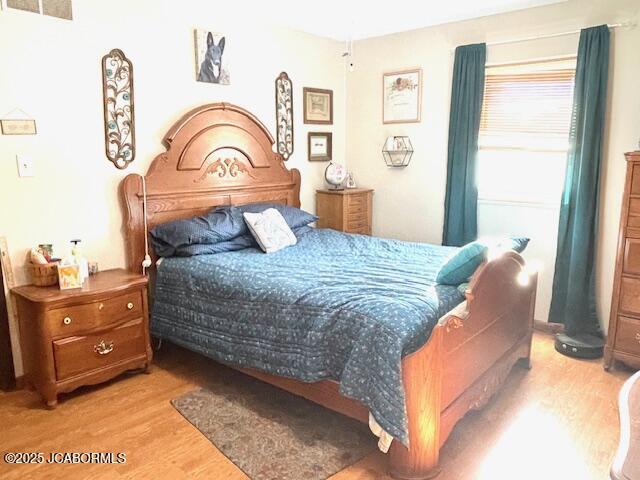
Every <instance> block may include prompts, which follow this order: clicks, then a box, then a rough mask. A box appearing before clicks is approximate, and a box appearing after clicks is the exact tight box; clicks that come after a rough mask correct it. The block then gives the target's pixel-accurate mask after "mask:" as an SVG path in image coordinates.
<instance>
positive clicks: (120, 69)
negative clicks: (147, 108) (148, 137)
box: [102, 48, 136, 169]
mask: <svg viewBox="0 0 640 480" xmlns="http://www.w3.org/2000/svg"><path fill="white" fill-rule="evenodd" d="M102 94H103V102H104V142H105V153H106V155H107V159H109V161H110V162H112V163H113V164H114V165H115V166H116V167H117V168H119V169H124V168H127V166H128V165H129V164H130V163H131V162H132V161H133V159H134V158H135V157H136V135H135V117H134V108H133V105H134V103H133V65H132V63H131V60H129V59H128V58H127V57H126V56H125V54H124V53H123V52H122V50H120V49H117V48H114V49H113V50H111V51H110V52H109V53H108V54H107V55H105V56H104V57H102Z"/></svg>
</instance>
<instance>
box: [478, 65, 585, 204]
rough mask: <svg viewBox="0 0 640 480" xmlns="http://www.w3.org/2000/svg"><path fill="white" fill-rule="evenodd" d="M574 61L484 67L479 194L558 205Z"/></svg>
mask: <svg viewBox="0 0 640 480" xmlns="http://www.w3.org/2000/svg"><path fill="white" fill-rule="evenodd" d="M575 64H576V62H575V59H573V60H566V59H565V60H555V61H546V62H540V63H527V64H521V65H507V66H497V67H487V71H486V77H485V78H486V79H485V91H484V101H483V106H482V115H481V120H480V136H479V142H478V143H479V154H478V172H477V174H478V176H477V181H478V196H479V198H480V199H484V200H499V201H508V202H528V203H554V204H559V203H560V197H561V195H562V187H563V184H564V175H565V165H566V156H567V150H568V146H569V129H570V126H571V110H572V104H573V84H574V75H575Z"/></svg>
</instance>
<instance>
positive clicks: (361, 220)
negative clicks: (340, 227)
mask: <svg viewBox="0 0 640 480" xmlns="http://www.w3.org/2000/svg"><path fill="white" fill-rule="evenodd" d="M368 224H369V222H368V220H367V217H365V216H364V215H361V214H358V215H354V216H353V217H352V216H351V215H349V220H348V221H347V231H352V230H354V229H360V228H363V227H367V226H368Z"/></svg>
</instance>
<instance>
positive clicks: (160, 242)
mask: <svg viewBox="0 0 640 480" xmlns="http://www.w3.org/2000/svg"><path fill="white" fill-rule="evenodd" d="M149 233H150V235H151V242H152V243H153V248H154V249H155V251H156V253H157V254H158V255H160V256H161V257H171V256H173V255H176V254H177V253H176V251H177V249H179V248H184V247H187V246H189V245H214V244H216V243H219V242H223V241H226V240H231V239H232V238H235V237H238V236H240V235H245V234H248V230H247V226H246V225H245V223H244V218H243V217H242V212H240V211H239V210H238V209H237V208H235V207H231V208H226V209H215V210H213V211H211V212H209V213H208V214H207V215H202V216H198V217H192V218H188V219H183V220H175V221H173V222H167V223H163V224H161V225H158V226H156V227H155V228H153V229H152V230H151V232H149Z"/></svg>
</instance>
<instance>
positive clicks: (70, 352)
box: [11, 269, 152, 408]
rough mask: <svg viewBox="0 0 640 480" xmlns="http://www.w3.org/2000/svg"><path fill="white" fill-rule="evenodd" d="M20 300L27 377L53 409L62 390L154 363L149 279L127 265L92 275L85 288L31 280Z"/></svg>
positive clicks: (20, 290)
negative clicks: (45, 284) (65, 287)
mask: <svg viewBox="0 0 640 480" xmlns="http://www.w3.org/2000/svg"><path fill="white" fill-rule="evenodd" d="M11 291H12V293H13V295H15V298H16V300H17V305H18V317H19V321H20V345H21V348H22V358H23V361H24V367H25V379H26V381H27V383H28V384H29V385H31V386H33V387H34V388H35V389H36V390H37V391H38V392H39V393H40V395H41V396H42V398H43V400H44V401H45V403H46V404H47V406H48V407H49V408H54V407H55V406H56V405H57V403H58V400H57V397H58V394H59V393H62V392H69V391H71V390H74V389H76V388H78V387H79V386H81V385H93V384H96V383H100V382H104V381H106V380H109V379H111V378H113V377H115V376H117V375H119V374H121V373H123V372H125V371H127V370H133V369H140V368H143V369H147V370H148V368H149V364H150V363H151V357H152V353H151V345H150V342H149V309H148V304H147V278H146V277H144V276H142V275H138V274H133V273H130V272H128V271H126V270H120V269H118V270H107V271H104V272H100V273H97V274H95V275H92V276H91V277H89V279H87V280H86V281H85V283H84V286H83V287H82V288H78V289H73V290H60V289H59V288H58V286H55V287H36V286H33V285H28V286H23V287H17V288H14V289H12V290H11Z"/></svg>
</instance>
